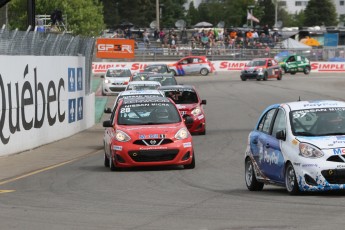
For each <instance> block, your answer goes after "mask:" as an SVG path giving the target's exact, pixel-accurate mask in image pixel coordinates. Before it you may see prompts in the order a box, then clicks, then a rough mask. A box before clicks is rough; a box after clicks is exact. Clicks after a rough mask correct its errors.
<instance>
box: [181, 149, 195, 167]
mask: <svg viewBox="0 0 345 230" xmlns="http://www.w3.org/2000/svg"><path fill="white" fill-rule="evenodd" d="M183 168H184V169H193V168H195V154H194V152H193V159H192V162H191V163H190V164H189V165H184V166H183Z"/></svg>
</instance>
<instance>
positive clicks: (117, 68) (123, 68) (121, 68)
mask: <svg viewBox="0 0 345 230" xmlns="http://www.w3.org/2000/svg"><path fill="white" fill-rule="evenodd" d="M107 70H129V71H130V70H131V69H130V68H126V67H110V68H108V69H107Z"/></svg>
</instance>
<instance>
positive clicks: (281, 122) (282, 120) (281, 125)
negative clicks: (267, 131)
mask: <svg viewBox="0 0 345 230" xmlns="http://www.w3.org/2000/svg"><path fill="white" fill-rule="evenodd" d="M285 129H286V116H285V112H284V111H283V110H282V109H279V110H278V112H277V116H276V118H275V120H274V124H273V128H272V135H273V136H275V135H276V133H277V132H278V131H281V130H285Z"/></svg>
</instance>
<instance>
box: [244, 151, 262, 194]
mask: <svg viewBox="0 0 345 230" xmlns="http://www.w3.org/2000/svg"><path fill="white" fill-rule="evenodd" d="M245 180H246V185H247V188H248V190H249V191H261V190H262V189H263V187H264V183H261V182H258V181H257V180H256V176H255V171H254V165H253V162H252V161H251V160H250V158H249V157H247V159H246V161H245Z"/></svg>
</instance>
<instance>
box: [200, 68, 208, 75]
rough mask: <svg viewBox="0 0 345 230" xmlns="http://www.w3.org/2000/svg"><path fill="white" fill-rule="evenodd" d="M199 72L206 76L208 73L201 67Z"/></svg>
mask: <svg viewBox="0 0 345 230" xmlns="http://www.w3.org/2000/svg"><path fill="white" fill-rule="evenodd" d="M200 74H201V75H203V76H206V75H207V74H208V69H206V68H202V69H201V70H200Z"/></svg>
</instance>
